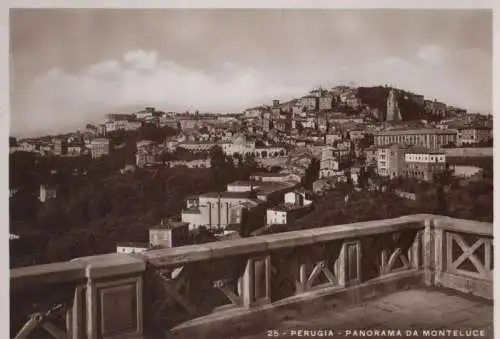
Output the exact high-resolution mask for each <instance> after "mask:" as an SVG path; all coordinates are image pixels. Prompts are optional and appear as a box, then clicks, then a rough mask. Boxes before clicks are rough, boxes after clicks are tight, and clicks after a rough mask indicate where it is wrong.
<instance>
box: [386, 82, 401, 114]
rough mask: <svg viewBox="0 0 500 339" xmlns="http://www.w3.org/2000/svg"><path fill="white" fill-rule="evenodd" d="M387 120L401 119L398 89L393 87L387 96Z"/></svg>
mask: <svg viewBox="0 0 500 339" xmlns="http://www.w3.org/2000/svg"><path fill="white" fill-rule="evenodd" d="M386 120H387V121H399V120H401V112H400V110H399V105H398V99H397V95H396V91H394V90H393V89H391V90H390V91H389V96H388V97H387V119H386Z"/></svg>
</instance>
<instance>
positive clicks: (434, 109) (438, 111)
mask: <svg viewBox="0 0 500 339" xmlns="http://www.w3.org/2000/svg"><path fill="white" fill-rule="evenodd" d="M424 106H425V110H426V111H427V112H428V113H430V114H432V115H434V116H445V115H446V104H444V103H442V102H439V101H437V100H434V101H431V100H425V101H424Z"/></svg>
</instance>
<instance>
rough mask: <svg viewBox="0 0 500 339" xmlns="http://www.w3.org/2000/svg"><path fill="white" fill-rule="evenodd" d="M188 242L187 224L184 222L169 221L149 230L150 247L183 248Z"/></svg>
mask: <svg viewBox="0 0 500 339" xmlns="http://www.w3.org/2000/svg"><path fill="white" fill-rule="evenodd" d="M188 240H189V224H188V223H186V222H178V221H169V222H166V223H164V222H163V221H162V222H161V223H160V225H158V226H155V227H152V228H150V229H149V243H150V246H151V247H155V246H160V247H166V248H172V247H177V246H183V245H186V244H187V243H188Z"/></svg>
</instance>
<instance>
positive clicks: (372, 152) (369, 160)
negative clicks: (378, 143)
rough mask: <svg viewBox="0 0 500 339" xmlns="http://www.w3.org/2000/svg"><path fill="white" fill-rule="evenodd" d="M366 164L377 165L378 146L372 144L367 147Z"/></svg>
mask: <svg viewBox="0 0 500 339" xmlns="http://www.w3.org/2000/svg"><path fill="white" fill-rule="evenodd" d="M364 152H365V164H366V165H367V166H377V159H378V156H377V148H376V147H375V146H370V147H368V148H365V150H364Z"/></svg>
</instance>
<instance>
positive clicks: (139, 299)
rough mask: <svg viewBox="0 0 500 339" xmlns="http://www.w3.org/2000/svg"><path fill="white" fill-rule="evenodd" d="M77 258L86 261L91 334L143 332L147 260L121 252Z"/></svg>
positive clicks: (106, 335) (109, 335)
mask: <svg viewBox="0 0 500 339" xmlns="http://www.w3.org/2000/svg"><path fill="white" fill-rule="evenodd" d="M75 261H77V262H82V263H84V264H85V265H86V268H85V276H86V278H87V288H86V296H85V299H86V300H85V303H86V310H87V314H86V332H87V338H89V339H101V338H117V339H118V338H124V337H129V336H130V337H132V336H133V337H140V336H142V334H143V318H142V317H143V306H142V305H143V272H144V270H145V267H146V264H145V262H144V261H142V260H141V259H139V258H135V257H132V256H129V255H126V254H117V253H112V254H105V255H98V256H92V257H85V258H78V259H75Z"/></svg>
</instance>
